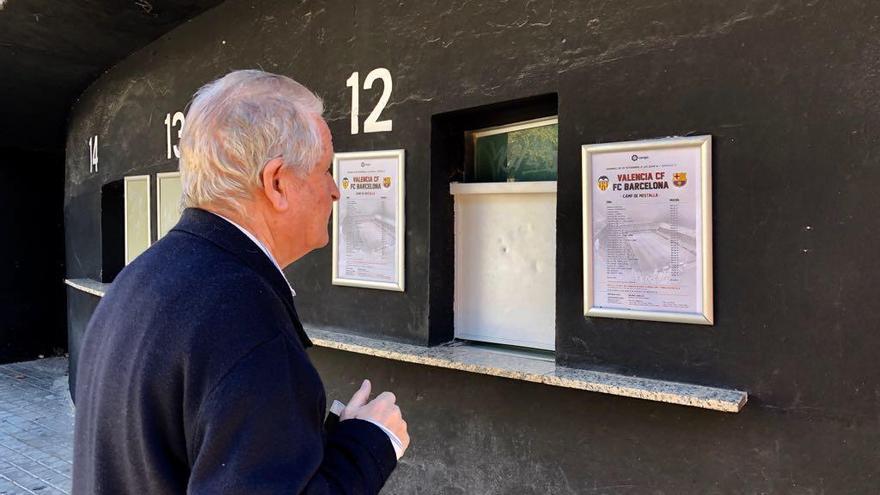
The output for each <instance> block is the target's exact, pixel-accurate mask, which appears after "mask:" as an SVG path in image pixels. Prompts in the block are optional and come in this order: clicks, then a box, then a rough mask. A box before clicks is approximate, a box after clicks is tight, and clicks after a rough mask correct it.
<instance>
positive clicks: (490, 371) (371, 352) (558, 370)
mask: <svg viewBox="0 0 880 495" xmlns="http://www.w3.org/2000/svg"><path fill="white" fill-rule="evenodd" d="M64 282H65V283H66V284H67V285H69V286H71V287H73V288H75V289H78V290H81V291H83V292H87V293H89V294H93V295H96V296H99V297H102V296H103V295H104V292H105V291H106V289H107V287H109V286H110V284H104V283H101V282H97V281H95V280H90V279H69V280H65V281H64ZM306 331H307V333H308V335H309V338H311V339H312V342H313V343H314V344H315V345H316V346H318V347H327V348H330V349H337V350H340V351H347V352H354V353H357V354H365V355H368V356H375V357H380V358H384V359H391V360H395V361H402V362H406V363H413V364H421V365H426V366H436V367H439V368H447V369H453V370H459V371H467V372H470V373H480V374H483V375H491V376H498V377H502V378H510V379H513V380H523V381H527V382H533V383H540V384H544V385H552V386H555V387H565V388H573V389H578V390H587V391H590V392H600V393H604V394H610V395H619V396H622V397H631V398H635V399H645V400H650V401H655V402H665V403H669V404H678V405H682V406H690V407H698V408H702V409H711V410H714V411H722V412H732V413H736V412H739V411H741V410H742V408H743V407H744V406H745V404H746V401H748V394H747V393H746V392H743V391H740V390H732V389H724V388H715V387H707V386H704V385H694V384H689V383H680V382H671V381H665V380H655V379H651V378H640V377H637V376H627V375H621V374H616V373H607V372H603V371H593V370H584V369H576V368H567V367H564V366H559V365H557V364H556V363H554V362H553V361H552V360H547V359H541V358H538V357H532V356H528V355H519V354H517V353H509V352H504V351H499V350H496V349H490V348H485V347H481V346H478V345H471V344H467V343H463V342H454V343H451V344H446V345H441V346H436V347H422V346H417V345H411V344H400V343H396V342H390V341H385V340H379V339H373V338H369V337H362V336H358V335H351V334H347V333H342V332H339V331H331V330H323V329H316V328H310V329H306Z"/></svg>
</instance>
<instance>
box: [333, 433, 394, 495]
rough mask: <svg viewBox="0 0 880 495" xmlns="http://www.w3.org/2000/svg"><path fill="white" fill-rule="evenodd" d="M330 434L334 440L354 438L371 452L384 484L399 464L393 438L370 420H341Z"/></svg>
mask: <svg viewBox="0 0 880 495" xmlns="http://www.w3.org/2000/svg"><path fill="white" fill-rule="evenodd" d="M330 436H331V437H332V439H333V440H341V441H343V442H344V443H349V442H347V441H345V440H344V439H349V440H352V441H354V443H356V444H358V446H360V447H361V448H362V449H363V450H365V451H366V452H367V453H369V457H370V458H371V459H372V461H373V462H374V464H375V468H376V469H377V470H378V472H379V473H380V476H381V477H382V483H383V484H384V481H385V480H387V479H388V476H390V475H391V472H392V471H393V470H394V468H395V467H396V466H397V455H396V453H395V451H394V447H393V446H392V444H391V439H389V438H388V435H386V434H385V432H384V431H382V429H381V428H379V427H378V426H376V425H375V424H373V423H370V422H369V421H364V420H362V419H347V420H345V421H340V422H339V425H337V427H336V429H334V430H333V432H332V433H331V434H330Z"/></svg>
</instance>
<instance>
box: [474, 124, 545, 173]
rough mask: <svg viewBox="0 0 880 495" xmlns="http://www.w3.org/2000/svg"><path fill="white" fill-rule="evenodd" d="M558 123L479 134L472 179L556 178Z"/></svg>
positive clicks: (475, 146)
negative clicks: (486, 134) (485, 134)
mask: <svg viewBox="0 0 880 495" xmlns="http://www.w3.org/2000/svg"><path fill="white" fill-rule="evenodd" d="M558 130H559V126H558V125H557V124H550V125H544V126H540V127H531V128H528V129H522V130H517V131H511V132H504V133H499V134H491V135H488V136H481V137H478V138H477V139H476V143H475V145H474V177H473V181H474V182H504V181H510V180H513V181H545V180H556V177H557V157H556V152H557V148H558V147H559V137H558Z"/></svg>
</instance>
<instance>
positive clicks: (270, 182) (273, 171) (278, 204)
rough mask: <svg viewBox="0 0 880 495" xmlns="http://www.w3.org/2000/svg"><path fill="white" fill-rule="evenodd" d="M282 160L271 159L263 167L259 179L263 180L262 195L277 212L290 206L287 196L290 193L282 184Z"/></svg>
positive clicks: (285, 185)
mask: <svg viewBox="0 0 880 495" xmlns="http://www.w3.org/2000/svg"><path fill="white" fill-rule="evenodd" d="M283 169H284V160H282V159H281V158H280V157H279V158H273V159H271V160H269V161H268V162H267V163H266V166H265V167H263V173H262V174H261V178H262V179H263V194H265V195H266V199H268V200H269V203H270V204H271V205H272V206H273V207H274V208H275V210H277V211H285V210H287V207H288V205H289V204H290V202H289V198H288V195H289V194H290V191H289V190H288V188H287V184H285V183H284V182H283V179H284V177H283Z"/></svg>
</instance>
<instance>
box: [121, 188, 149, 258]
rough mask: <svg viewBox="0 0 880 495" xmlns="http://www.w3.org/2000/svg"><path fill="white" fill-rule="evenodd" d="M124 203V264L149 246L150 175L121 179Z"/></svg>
mask: <svg viewBox="0 0 880 495" xmlns="http://www.w3.org/2000/svg"><path fill="white" fill-rule="evenodd" d="M123 181H124V182H123V189H122V191H123V192H122V194H123V202H124V205H125V264H126V265H127V264H129V263H131V262H132V261H133V260H134V259H135V258H137V257H138V255H140V254H141V253H143V252H144V251H146V250H147V248H148V247H150V244H151V239H150V230H151V228H152V225H151V217H150V176H149V175H133V176H129V177H125V178H124V179H123Z"/></svg>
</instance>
